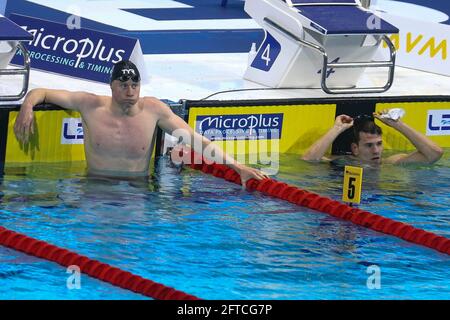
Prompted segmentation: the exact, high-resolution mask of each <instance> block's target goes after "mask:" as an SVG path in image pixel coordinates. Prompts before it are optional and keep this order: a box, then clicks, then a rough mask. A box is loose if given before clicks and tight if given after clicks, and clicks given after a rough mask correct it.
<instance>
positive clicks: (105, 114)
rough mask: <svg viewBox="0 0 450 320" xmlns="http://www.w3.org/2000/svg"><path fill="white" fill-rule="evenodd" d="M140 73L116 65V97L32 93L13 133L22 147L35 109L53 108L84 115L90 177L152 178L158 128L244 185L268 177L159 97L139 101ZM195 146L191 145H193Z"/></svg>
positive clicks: (129, 65)
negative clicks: (210, 154) (183, 137)
mask: <svg viewBox="0 0 450 320" xmlns="http://www.w3.org/2000/svg"><path fill="white" fill-rule="evenodd" d="M140 80H141V79H140V74H139V70H138V69H137V67H136V66H135V65H134V64H133V63H132V62H130V61H121V62H118V63H117V64H115V65H114V68H113V71H112V75H111V80H110V87H111V93H112V96H99V95H95V94H91V93H87V92H71V91H66V90H52V89H44V88H39V89H34V90H31V91H30V92H29V93H28V94H27V96H26V97H25V100H24V102H23V104H22V106H21V108H20V112H19V115H18V117H17V119H16V122H15V124H14V132H15V134H16V137H17V139H18V140H19V142H21V143H24V144H25V143H27V142H28V141H29V139H30V135H32V134H33V133H34V127H33V117H34V116H33V107H34V106H36V105H38V104H41V103H52V104H55V105H58V106H60V107H62V108H65V109H71V110H76V111H78V112H80V114H81V117H82V121H83V130H84V150H85V154H86V161H87V171H88V175H95V176H105V177H139V176H148V174H149V165H150V158H151V155H152V150H153V145H154V141H155V136H156V134H155V133H156V128H157V127H159V128H161V129H162V130H163V131H165V132H167V133H169V134H171V133H172V132H174V131H175V130H177V129H183V130H185V132H186V133H187V134H188V136H189V137H190V138H191V140H193V142H194V145H200V146H202V147H203V149H202V150H205V148H206V147H209V149H213V150H214V153H215V158H216V159H217V158H218V159H223V162H222V163H225V164H227V165H228V166H229V167H230V168H232V169H234V170H236V171H237V172H238V173H239V174H240V176H241V181H242V184H243V185H245V182H246V181H247V180H249V179H252V178H254V179H257V180H261V179H264V178H266V177H267V176H266V175H265V174H263V173H262V172H261V171H259V170H256V169H254V168H250V167H247V166H245V165H243V164H240V163H238V162H237V161H236V160H235V159H233V158H232V157H230V156H229V155H228V154H226V153H225V152H223V151H222V150H221V149H220V148H219V147H217V146H216V145H214V144H211V141H209V140H208V139H206V138H204V137H203V136H201V135H199V134H198V133H196V132H194V131H193V130H192V128H191V127H190V126H189V125H188V124H187V123H186V122H185V121H183V120H182V119H181V118H180V117H178V116H177V115H175V114H174V113H173V112H172V111H171V109H170V108H169V107H168V106H167V105H166V104H164V103H163V102H162V101H160V100H159V99H157V98H154V97H142V98H141V97H139V93H140V85H141V84H140ZM191 142H192V141H191Z"/></svg>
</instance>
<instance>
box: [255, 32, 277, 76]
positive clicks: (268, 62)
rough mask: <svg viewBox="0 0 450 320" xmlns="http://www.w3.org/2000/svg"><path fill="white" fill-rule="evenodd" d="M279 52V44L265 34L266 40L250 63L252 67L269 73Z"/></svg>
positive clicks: (268, 34)
mask: <svg viewBox="0 0 450 320" xmlns="http://www.w3.org/2000/svg"><path fill="white" fill-rule="evenodd" d="M280 51H281V45H280V43H279V42H278V41H277V40H276V39H275V38H274V37H272V36H271V35H270V33H268V32H267V33H266V38H265V39H264V42H263V44H262V45H261V47H260V49H259V51H258V53H257V54H256V57H255V59H254V60H253V62H252V67H253V68H255V69H259V70H262V71H269V70H270V68H272V66H273V64H274V62H275V60H276V59H277V57H278V55H279V54H280Z"/></svg>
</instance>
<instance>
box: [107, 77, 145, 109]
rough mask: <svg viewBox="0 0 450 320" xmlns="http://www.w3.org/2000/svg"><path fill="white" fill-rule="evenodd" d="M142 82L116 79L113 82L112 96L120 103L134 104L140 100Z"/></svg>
mask: <svg viewBox="0 0 450 320" xmlns="http://www.w3.org/2000/svg"><path fill="white" fill-rule="evenodd" d="M140 90H141V83H140V82H139V81H138V82H134V81H133V80H131V79H129V80H127V81H120V80H114V81H113V82H112V83H111V91H112V97H113V98H114V100H116V101H117V103H118V104H120V105H126V106H133V105H135V104H136V103H137V102H138V100H139V93H140Z"/></svg>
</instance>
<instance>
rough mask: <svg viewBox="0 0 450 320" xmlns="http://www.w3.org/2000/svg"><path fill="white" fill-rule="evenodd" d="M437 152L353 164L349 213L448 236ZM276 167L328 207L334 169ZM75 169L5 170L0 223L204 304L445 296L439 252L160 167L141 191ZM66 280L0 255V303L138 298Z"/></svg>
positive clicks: (447, 161)
mask: <svg viewBox="0 0 450 320" xmlns="http://www.w3.org/2000/svg"><path fill="white" fill-rule="evenodd" d="M449 155H450V150H446V153H445V155H444V157H443V159H441V160H440V161H439V162H438V163H437V164H435V165H433V166H418V165H414V166H413V165H409V166H389V165H385V166H382V167H381V168H379V169H376V168H365V169H364V179H363V181H364V182H363V199H362V203H361V204H360V205H359V207H360V208H363V209H365V210H368V211H370V212H373V213H377V214H381V215H384V216H386V217H389V218H393V219H396V220H399V221H402V222H407V223H410V224H412V225H414V226H416V227H419V228H423V229H425V230H427V231H431V232H434V233H437V234H439V235H442V236H445V237H450V227H449V226H450V211H449V209H448V207H449V205H450V201H449V200H450V196H449V184H450V157H449ZM279 165H280V168H279V173H278V174H277V175H276V176H275V178H276V179H277V180H281V181H285V182H287V183H290V184H294V185H296V186H298V187H300V188H303V189H306V190H309V191H312V192H317V193H319V194H322V195H324V196H327V197H330V198H333V199H337V200H340V199H341V192H342V191H341V188H342V179H343V167H342V166H340V165H336V164H328V163H315V164H311V163H307V162H304V161H301V160H300V159H299V157H298V156H296V155H280V160H279ZM84 167H85V165H84V163H59V164H39V163H34V164H30V165H27V166H19V165H8V166H7V167H6V168H5V174H4V176H3V177H0V226H4V227H5V228H9V229H12V230H14V231H17V232H21V233H24V234H26V235H28V236H31V237H34V238H38V239H40V240H44V241H47V242H50V243H52V244H54V245H57V246H60V247H64V248H67V249H69V250H73V251H75V252H77V253H79V254H82V255H86V256H88V257H90V258H92V259H96V260H100V261H102V262H105V263H108V264H111V265H113V266H116V267H119V268H122V269H123V270H126V271H130V272H132V273H134V274H138V275H140V276H143V277H145V278H148V279H151V280H153V281H156V282H160V283H163V284H165V285H167V286H170V287H174V288H176V289H178V290H181V291H184V292H186V293H188V294H192V295H195V296H197V297H199V298H203V299H450V272H449V270H450V268H449V267H450V257H449V256H448V255H444V254H442V253H439V252H437V251H434V250H431V249H428V248H425V247H421V246H418V245H415V244H412V243H408V242H405V241H403V240H401V239H398V238H395V237H392V236H388V235H385V234H382V233H378V232H375V231H372V230H369V229H365V228H362V227H360V226H356V225H353V224H352V223H350V222H346V221H342V220H339V219H336V218H334V217H332V216H329V215H327V214H324V213H320V212H316V211H313V210H310V209H306V208H302V207H298V206H296V205H293V204H291V203H288V202H285V201H282V200H278V199H273V198H270V197H267V196H264V195H261V194H259V193H257V192H247V191H244V190H242V189H241V187H240V186H238V185H235V184H231V183H229V182H226V181H224V180H222V179H217V178H215V177H213V176H210V175H205V174H203V173H202V172H198V171H194V170H191V169H184V170H182V171H181V173H178V172H177V169H176V168H173V167H171V166H170V165H169V163H168V161H167V159H165V158H162V159H161V160H160V161H159V162H158V164H157V165H156V166H155V168H154V172H155V173H154V176H153V179H152V180H151V181H149V182H130V181H119V180H107V179H93V178H87V177H85V174H84V172H85V168H84ZM373 266H375V267H373ZM373 268H378V269H377V270H378V271H379V274H378V275H379V277H378V278H376V279H377V280H376V281H375V282H374V281H373V279H374V278H373V275H374V272H373V270H374V269H373ZM70 276H71V273H67V270H66V269H65V268H64V267H61V266H59V265H57V264H55V263H52V262H48V261H45V260H42V259H39V258H35V257H32V256H28V255H26V254H23V253H20V252H16V251H14V250H12V249H8V248H5V247H1V246H0V279H1V283H2V285H1V286H0V298H1V299H147V297H144V296H141V295H139V294H135V293H133V292H131V291H127V290H123V289H121V288H117V287H114V286H112V285H110V284H107V283H104V282H102V281H100V280H96V279H93V278H90V277H89V276H87V275H84V274H82V275H81V279H80V288H79V289H70V288H69V287H68V286H67V281H68V279H69V277H70ZM374 283H376V284H377V285H375V288H374V286H373V284H374ZM371 284H372V285H371Z"/></svg>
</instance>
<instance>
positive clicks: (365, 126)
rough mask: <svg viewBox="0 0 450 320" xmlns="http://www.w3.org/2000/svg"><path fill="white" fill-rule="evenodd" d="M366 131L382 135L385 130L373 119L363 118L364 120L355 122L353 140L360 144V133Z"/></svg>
mask: <svg viewBox="0 0 450 320" xmlns="http://www.w3.org/2000/svg"><path fill="white" fill-rule="evenodd" d="M360 132H365V133H370V134H376V135H379V136H381V135H382V134H383V131H382V130H381V128H380V127H379V126H378V125H376V124H375V122H374V120H373V118H372V119H363V120H362V121H355V122H354V124H353V142H354V143H356V144H358V143H359V140H360V139H361V137H360V135H359V133H360Z"/></svg>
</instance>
